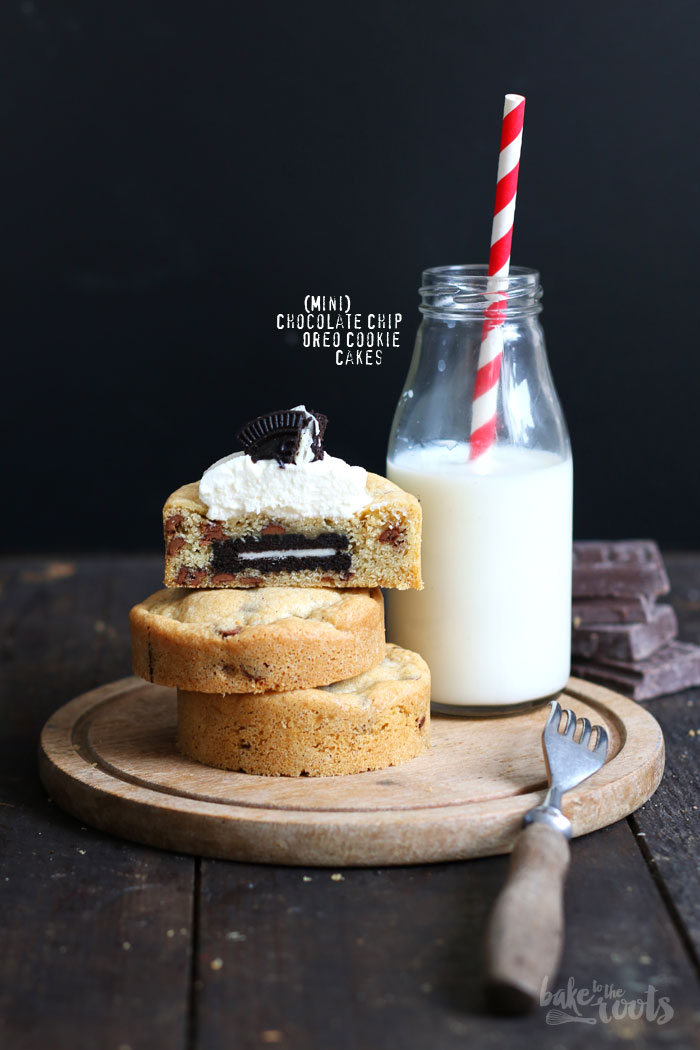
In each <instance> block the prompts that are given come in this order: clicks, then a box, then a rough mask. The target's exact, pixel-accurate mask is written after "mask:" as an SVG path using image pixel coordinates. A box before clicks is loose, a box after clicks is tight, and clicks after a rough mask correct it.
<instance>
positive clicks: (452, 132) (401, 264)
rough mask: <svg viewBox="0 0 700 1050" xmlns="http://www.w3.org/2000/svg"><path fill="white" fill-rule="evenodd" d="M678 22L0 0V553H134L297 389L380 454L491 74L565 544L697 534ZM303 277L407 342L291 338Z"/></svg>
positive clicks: (456, 243) (489, 180) (459, 8)
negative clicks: (560, 413) (563, 483)
mask: <svg viewBox="0 0 700 1050" xmlns="http://www.w3.org/2000/svg"><path fill="white" fill-rule="evenodd" d="M699 22H700V10H699V8H698V5H697V3H695V2H692V0H688V2H681V0H673V2H670V0H666V2H665V3H663V4H659V3H656V2H655V3H650V2H644V3H640V2H639V0H635V2H632V0H616V2H615V3H609V2H605V3H601V2H596V3H586V4H583V3H581V4H571V5H569V4H562V3H561V2H560V0H547V2H541V3H538V2H532V3H528V4H525V3H517V4H515V3H500V4H498V5H488V4H484V3H483V2H480V3H478V4H477V3H472V2H463V3H460V2H452V3H441V4H437V5H432V6H430V5H425V4H423V3H419V2H415V0H409V2H403V3H398V2H397V3H390V2H389V0H375V2H373V3H371V4H370V3H361V4H359V5H358V4H350V3H341V4H333V3H328V2H312V3H308V2H304V0H301V2H299V3H296V4H289V3H285V4H281V3H258V4H255V5H246V6H243V5H241V4H238V5H235V4H231V3H226V2H223V0H222V2H220V3H213V2H201V0H200V2H197V3H194V2H193V3H187V4H184V3H175V2H170V3H168V2H162V3H156V2H153V0H120V2H119V3H116V2H111V3H110V2H101V3H95V0H53V2H48V0H22V2H16V0H13V2H12V3H7V4H5V5H3V8H2V13H0V38H1V39H2V54H1V55H0V66H1V67H2V70H3V74H2V75H3V79H4V83H3V85H2V87H1V89H0V122H1V123H0V141H1V142H2V161H0V173H1V174H0V178H1V179H2V198H1V199H2V210H3V218H4V221H3V232H2V237H1V238H0V259H1V264H2V311H1V314H0V317H1V319H2V321H1V323H2V338H1V340H0V346H1V347H2V354H3V360H4V364H3V370H2V375H3V379H4V398H3V402H4V406H5V410H4V412H3V428H4V434H3V439H4V445H3V448H4V452H5V464H6V476H7V485H6V492H7V498H6V501H5V504H6V511H5V514H4V515H3V522H4V532H5V533H6V546H7V547H9V549H12V550H22V549H28V550H29V549H32V550H48V549H54V550H59V549H63V550H66V551H68V550H78V549H86V548H119V549H140V548H155V547H157V546H159V545H160V524H159V514H160V507H161V504H162V502H163V500H164V498H165V496H166V495H167V494H168V493H169V492H170V491H171V490H172V489H173V488H175V487H177V486H178V485H179V484H181V483H183V482H185V481H190V480H194V479H196V478H197V477H199V476H200V475H201V472H202V470H203V469H204V468H206V467H207V466H208V465H209V464H210V463H211V462H212V461H213V460H215V459H217V458H219V457H220V456H222V455H224V454H226V453H228V452H230V451H233V450H234V448H235V441H234V438H233V435H234V432H235V430H236V429H237V428H238V426H239V425H240V424H241V423H242V422H243V421H245V420H246V419H248V418H250V417H251V416H253V415H257V414H258V413H259V412H261V411H264V410H266V409H269V408H277V407H281V406H285V405H291V404H295V403H297V402H299V401H305V402H306V403H307V404H310V405H312V406H313V407H314V408H317V409H320V410H322V411H325V412H326V413H327V414H328V415H329V416H330V418H331V423H330V426H329V431H328V435H327V448H328V449H329V451H330V452H332V453H333V454H336V455H341V456H343V457H344V458H346V459H348V460H350V461H354V462H361V463H362V464H363V465H365V466H367V467H369V468H370V469H374V470H382V468H383V461H384V452H385V448H386V441H387V436H388V432H389V426H390V422H391V416H392V413H393V408H394V405H395V403H396V400H397V397H398V395H399V392H400V389H401V386H402V384H403V379H404V375H405V372H406V369H407V367H408V362H409V358H410V353H411V349H412V343H413V336H414V332H415V327H416V325H417V322H418V319H419V315H418V312H417V309H416V307H417V301H418V300H417V294H416V288H417V286H418V283H419V276H420V271H421V270H422V269H423V268H425V267H426V266H431V265H437V264H446V263H456V262H478V261H484V260H485V258H486V254H487V250H488V242H489V234H490V216H491V210H492V205H493V194H494V182H495V169H496V160H497V151H498V135H499V122H500V117H501V110H502V100H503V94H504V93H505V92H506V91H516V92H521V93H523V94H525V95H526V96H527V100H528V101H527V111H526V120H525V139H524V146H523V156H522V165H521V175H520V184H519V195H518V212H517V222H516V231H515V238H514V248H513V262H514V263H520V264H523V265H530V266H536V267H537V268H539V269H540V271H541V273H542V280H543V284H544V289H545V312H544V315H543V322H544V325H545V330H546V333H547V340H548V347H549V354H550V361H551V364H552V369H553V372H554V376H555V380H556V383H557V387H558V390H559V393H560V396H561V399H562V402H563V405H564V409H565V412H566V415H567V419H568V423H569V428H570V431H571V436H572V442H573V447H574V457H575V464H576V534H577V536H578V537H592V536H610V537H621V536H626V535H648V536H654V537H656V538H657V539H659V540H660V541H661V542H662V543H663V544H665V545H666V546H698V545H699V544H698V535H697V530H696V524H695V523H696V521H697V518H698V510H699V505H700V486H699V485H698V476H697V475H698V471H697V464H698V455H697V433H698V416H699V415H700V403H699V401H698V389H699V387H700V382H699V380H700V362H699V360H698V337H697V334H696V333H697V311H696V308H695V299H696V297H697V292H696V286H695V280H696V279H697V264H696V258H697V254H698V243H697V242H698V218H697V215H698V203H697V182H698V160H699V159H700V147H699V145H698V134H697V125H698V86H697V84H698V65H699V58H698V55H699V53H700V46H699V45H700V33H699V32H698V29H699ZM307 292H311V293H313V294H334V293H335V294H338V293H347V294H349V295H350V296H351V298H352V300H353V308H354V309H357V310H362V311H368V310H380V311H400V312H401V313H403V315H404V318H405V320H404V323H403V326H402V330H401V331H402V340H401V348H400V350H393V351H387V352H385V355H384V360H383V363H382V365H381V366H380V367H373V368H369V367H353V368H349V367H338V366H337V365H336V364H335V360H334V356H333V353H332V351H328V350H327V351H311V350H303V349H302V348H301V347H300V345H298V344H296V345H294V344H293V343H292V342H291V341H290V340H289V338H286V339H285V335H284V333H281V332H278V331H277V329H276V327H275V317H276V314H277V313H278V312H280V311H282V312H287V311H294V312H297V311H299V310H300V309H301V305H302V299H303V296H304V295H305V294H306V293H307Z"/></svg>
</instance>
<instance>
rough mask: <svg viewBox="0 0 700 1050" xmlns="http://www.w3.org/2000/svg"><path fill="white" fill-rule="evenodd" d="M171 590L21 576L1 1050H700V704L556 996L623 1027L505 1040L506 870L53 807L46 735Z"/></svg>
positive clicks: (607, 863) (580, 892) (13, 610)
mask: <svg viewBox="0 0 700 1050" xmlns="http://www.w3.org/2000/svg"><path fill="white" fill-rule="evenodd" d="M667 564H668V568H669V571H670V575H671V579H672V584H673V593H672V596H671V597H672V600H673V602H674V605H675V607H676V609H677V612H678V614H679V619H680V623H681V635H682V637H683V638H684V639H686V640H688V641H694V642H700V555H681V554H675V555H671V556H669V557H668V559H667ZM160 571H161V560H160V559H159V558H158V557H155V556H143V557H133V556H129V557H124V556H116V555H115V556H104V557H102V556H99V557H98V556H96V557H81V558H78V559H71V558H67V557H61V558H34V557H32V558H23V559H13V560H10V559H5V560H4V561H3V562H0V614H1V616H2V634H1V643H2V657H3V670H4V674H3V676H2V682H1V685H0V690H1V691H0V704H1V705H2V706H1V708H0V710H1V711H2V726H3V732H2V756H3V758H2V764H1V766H0V783H1V785H2V787H1V794H0V829H1V833H2V857H1V860H0V864H1V874H0V893H1V894H2V909H1V917H0V933H1V936H2V940H1V941H0V945H1V950H0V973H1V975H2V976H1V978H0V1042H2V1045H3V1046H7V1047H8V1048H12V1050H24V1048H27V1050H34V1048H37V1050H45V1048H46V1047H49V1046H50V1047H52V1048H53V1050H63V1048H70V1050H82V1048H85V1050H88V1048H89V1050H95V1048H100V1050H104V1048H107V1050H126V1048H130V1050H141V1048H148V1050H152V1048H154V1047H155V1048H158V1050H161V1048H162V1050H170V1048H173V1050H180V1048H183V1050H185V1048H187V1050H189V1048H201V1050H223V1048H226V1050H238V1048H248V1047H263V1048H264V1047H268V1046H279V1047H281V1048H283V1050H317V1048H318V1050H418V1048H421V1050H423V1048H428V1050H443V1048H444V1050H452V1048H453V1047H455V1048H456V1047H464V1046H478V1047H499V1048H500V1047H508V1048H509V1050H513V1048H514V1050H518V1048H521V1047H533V1046H537V1047H538V1050H548V1048H550V1047H551V1048H555V1047H556V1048H569V1047H570V1048H576V1047H579V1046H581V1047H584V1046H585V1047H589V1046H591V1045H597V1044H601V1045H605V1046H606V1047H607V1046H614V1045H616V1044H618V1043H619V1044H621V1045H625V1046H627V1047H629V1046H635V1047H647V1046H648V1047H656V1046H659V1047H662V1046H663V1047H669V1046H672V1047H675V1046H678V1047H688V1046H697V1045H699V1044H698V1035H697V1033H698V1031H699V1030H700V1023H699V1022H700V995H699V993H698V977H699V970H700V959H699V955H700V874H699V871H700V864H699V858H698V851H697V843H698V814H699V811H698V806H699V805H700V783H699V776H698V767H697V765H696V762H695V751H696V749H697V748H698V747H700V691H699V690H689V691H686V692H684V693H681V694H678V695H674V696H668V697H664V698H662V699H660V700H656V701H653V702H652V703H651V710H652V711H653V713H654V714H655V715H656V717H657V718H658V720H659V721H660V723H661V725H662V728H663V731H664V735H665V738H666V746H667V766H666V773H665V777H664V780H663V782H662V784H661V787H660V788H659V790H658V791H657V793H656V795H655V796H654V798H653V799H652V800H651V801H650V802H648V803H647V804H646V805H645V806H644V807H643V808H642V809H641V810H639V811H638V812H637V813H635V814H634V815H633V816H632V817H630V818H629V819H628V820H625V821H620V822H619V823H618V824H615V825H613V826H612V827H609V828H607V829H605V830H603V831H599V832H596V833H594V834H592V835H589V836H588V837H586V838H582V839H579V840H577V841H575V842H574V843H573V844H572V869H571V874H570V877H569V881H568V886H567V898H566V922H567V940H566V950H565V955H564V959H563V963H562V967H561V972H560V975H559V977H558V980H557V981H556V982H555V985H554V988H560V987H565V986H566V985H567V983H569V984H570V985H571V988H572V989H573V990H576V991H577V992H578V993H579V995H580V996H581V997H585V995H586V992H589V993H591V994H593V995H594V996H595V997H596V998H598V997H600V998H602V999H603V1001H604V1009H603V1011H602V1016H601V1010H600V1008H598V1007H592V1006H591V1005H583V1006H580V1007H579V1009H580V1013H581V1015H582V1016H583V1017H587V1018H589V1021H590V1018H595V1019H596V1025H595V1026H594V1025H593V1024H590V1023H582V1022H578V1023H576V1022H575V1021H569V1020H565V1021H564V1022H562V1021H561V1018H559V1021H560V1023H559V1024H552V1023H551V1021H552V1020H556V1018H552V1017H551V1015H550V1020H549V1022H548V1021H547V1007H546V1006H545V1007H541V1008H538V1009H537V1010H536V1011H535V1012H534V1013H533V1014H532V1015H530V1016H529V1017H527V1018H524V1019H523V1018H517V1019H501V1018H497V1017H493V1016H490V1015H489V1014H488V1013H487V1011H486V1009H485V1006H484V1001H483V990H482V967H481V945H482V940H483V934H484V928H485V923H486V920H487V916H488V913H489V911H490V908H491V906H492V903H493V901H494V899H495V897H496V895H497V893H498V890H499V888H500V887H501V885H502V883H503V880H504V878H505V874H506V866H507V858H505V857H495V858H488V859H484V860H476V861H468V862H465V863H455V864H444V865H435V866H426V867H411V868H384V869H348V870H345V871H343V872H331V871H327V870H319V869H308V870H307V869H300V868H275V867H264V866H255V865H248V864H235V863H228V862H224V861H212V860H199V859H197V858H193V857H189V856H181V855H175V854H169V853H164V852H160V851H158V850H155V849H149V848H146V847H142V846H137V845H133V844H131V843H129V842H122V841H120V840H117V839H114V838H110V837H109V836H107V835H103V834H100V833H99V832H96V831H93V830H91V829H89V828H87V827H83V826H81V824H80V823H79V822H77V821H75V820H73V819H72V818H71V817H69V816H67V815H66V814H64V813H63V812H61V811H60V810H59V809H58V808H57V807H56V806H55V805H53V804H52V803H51V800H50V799H47V798H46V796H45V793H44V792H43V790H42V788H41V785H40V783H39V781H38V777H37V772H36V746H37V738H38V735H39V731H40V728H41V726H42V724H43V722H44V721H45V720H46V718H47V717H48V716H49V715H50V714H51V713H52V712H53V710H54V709H55V708H56V707H58V706H60V705H61V704H62V703H64V702H65V701H66V700H69V699H70V698H71V697H73V696H76V695H77V694H79V693H81V692H84V691H85V690H88V689H91V688H93V687H94V686H96V685H99V684H100V683H102V682H106V681H109V680H111V679H115V678H119V677H122V676H123V675H126V674H128V673H129V670H130V663H129V643H128V630H127V613H128V609H129V607H130V606H131V605H132V604H133V603H134V602H136V601H138V600H139V599H140V598H142V597H144V596H145V595H146V594H148V593H149V592H150V591H152V590H155V589H156V588H157V587H158V586H159V577H160ZM649 985H653V987H654V989H655V993H653V995H654V998H653V1001H651V1000H650V994H649V992H648V988H649ZM662 997H663V999H665V1000H666V1003H667V1005H663V1008H662V1009H660V1008H659V1002H660V999H661V998H662ZM639 998H641V999H643V1000H644V1001H645V1003H648V1004H649V1005H647V1006H646V1007H645V1008H644V1009H642V1008H641V1007H635V1006H634V1005H629V1004H625V1003H622V1002H621V1000H622V999H626V1000H635V999H639ZM615 1000H617V1001H618V1006H617V1007H616V1008H615V1010H614V1011H613V1010H612V1003H613V1002H614V1001H615ZM557 1005H560V1006H561V1007H562V1011H563V1012H564V1013H566V1014H568V1015H571V1014H572V1012H573V1011H572V1009H571V1005H570V1002H569V1004H568V1005H567V1004H564V1003H562V1004H558V1003H556V1002H553V1003H551V1004H550V1008H551V1007H554V1006H557ZM655 1008H656V1010H657V1017H656V1020H650V1019H649V1018H648V1016H647V1014H653V1012H654V1009H655ZM669 1008H670V1009H669ZM671 1010H672V1012H673V1016H669V1015H670V1011H671ZM611 1011H612V1012H614V1013H616V1014H617V1015H618V1016H617V1017H613V1018H612V1019H609V1016H610V1013H611ZM640 1012H641V1016H638V1015H639V1013H640ZM662 1017H666V1023H664V1024H659V1020H661V1018H662Z"/></svg>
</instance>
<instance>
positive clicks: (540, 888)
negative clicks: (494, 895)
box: [486, 824, 569, 1013]
mask: <svg viewBox="0 0 700 1050" xmlns="http://www.w3.org/2000/svg"><path fill="white" fill-rule="evenodd" d="M568 867H569V843H568V840H567V838H566V836H565V835H563V834H562V832H560V831H556V830H555V829H554V828H552V827H549V826H548V825H547V824H528V825H527V826H526V827H525V828H523V830H522V831H521V833H520V836H519V838H518V840H517V842H516V844H515V848H514V849H513V853H512V854H511V861H510V870H509V872H508V881H507V882H506V885H505V886H504V888H503V889H502V890H501V894H500V896H499V898H498V900H497V901H496V906H495V908H494V911H493V914H492V916H491V922H490V924H489V928H488V933H487V941H486V966H487V975H488V986H487V990H488V995H489V1000H490V1003H491V1005H492V1006H493V1007H494V1008H496V1009H498V1010H499V1011H502V1012H506V1013H523V1012H525V1011H526V1010H529V1009H531V1008H532V1007H533V1006H535V1004H536V1003H539V1001H540V989H541V988H542V982H543V980H544V978H545V977H548V978H549V983H550V985H551V983H552V981H553V980H554V977H555V975H556V972H557V970H558V968H559V962H560V960H561V951H562V946H563V942H564V880H565V879H566V872H567V869H568Z"/></svg>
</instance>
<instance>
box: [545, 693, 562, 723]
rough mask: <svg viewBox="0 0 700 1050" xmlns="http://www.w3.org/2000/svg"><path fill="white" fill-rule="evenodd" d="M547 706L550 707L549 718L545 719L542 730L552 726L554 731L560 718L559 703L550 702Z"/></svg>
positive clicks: (556, 701) (555, 701)
mask: <svg viewBox="0 0 700 1050" xmlns="http://www.w3.org/2000/svg"><path fill="white" fill-rule="evenodd" d="M549 706H550V712H549V718H548V719H547V722H546V725H545V727H544V728H545V729H549V727H550V726H552V725H553V726H554V729H555V731H556V729H557V726H558V725H559V719H560V717H561V704H560V703H559V701H558V700H550V701H549Z"/></svg>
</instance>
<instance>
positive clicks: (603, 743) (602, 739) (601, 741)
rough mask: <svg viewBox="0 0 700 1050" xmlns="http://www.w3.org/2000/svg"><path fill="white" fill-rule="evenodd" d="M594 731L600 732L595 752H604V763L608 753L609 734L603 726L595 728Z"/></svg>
mask: <svg viewBox="0 0 700 1050" xmlns="http://www.w3.org/2000/svg"><path fill="white" fill-rule="evenodd" d="M593 728H594V729H596V730H597V731H598V739H597V740H596V742H595V747H594V748H593V750H594V751H602V752H603V761H605V757H606V755H607V753H608V734H607V733H606V732H605V730H604V729H603V727H602V726H594V727H593Z"/></svg>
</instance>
